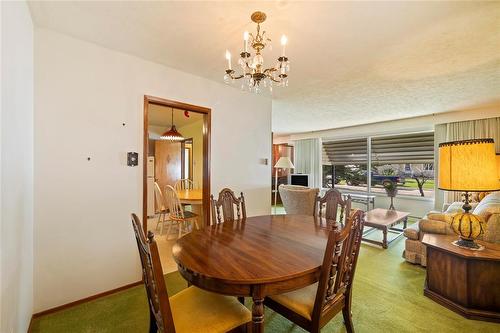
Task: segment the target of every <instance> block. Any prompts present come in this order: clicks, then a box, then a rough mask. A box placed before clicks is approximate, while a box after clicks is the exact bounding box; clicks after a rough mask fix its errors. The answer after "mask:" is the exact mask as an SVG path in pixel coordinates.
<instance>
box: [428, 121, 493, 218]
mask: <svg viewBox="0 0 500 333" xmlns="http://www.w3.org/2000/svg"><path fill="white" fill-rule="evenodd" d="M434 133H435V135H434V140H435V147H436V155H435V156H436V159H435V162H434V165H435V170H436V172H437V170H439V165H438V159H439V156H438V154H439V150H438V145H439V144H440V143H441V142H448V141H457V140H470V139H486V138H492V139H493V140H495V150H496V152H497V154H499V153H500V117H495V118H487V119H476V120H468V121H458V122H453V123H447V124H439V125H436V126H435V130H434ZM436 176H437V175H436ZM436 179H437V178H436ZM437 185H438V182H436V209H441V207H442V203H443V200H442V199H441V200H438V191H437ZM439 192H441V194H440V195H439V197H441V198H443V197H444V201H446V202H454V201H461V200H462V198H461V193H459V192H451V191H450V192H445V194H444V195H443V191H439ZM438 205H440V206H438Z"/></svg>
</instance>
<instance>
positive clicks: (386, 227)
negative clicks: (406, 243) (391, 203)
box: [362, 208, 410, 249]
mask: <svg viewBox="0 0 500 333" xmlns="http://www.w3.org/2000/svg"><path fill="white" fill-rule="evenodd" d="M409 215H410V213H407V212H400V211H397V210H389V209H383V208H375V209H373V210H370V211H368V212H367V213H366V216H365V232H363V238H362V240H363V241H365V242H368V243H372V244H376V245H381V246H382V247H383V248H384V249H387V247H388V246H389V244H390V243H392V242H393V241H395V240H396V239H398V238H399V236H401V235H402V234H403V229H404V228H406V224H407V222H408V216H409ZM401 222H403V229H400V228H395V227H394V226H395V225H396V224H398V223H401ZM366 227H370V228H369V229H367V228H366ZM366 229H367V230H366ZM377 229H378V230H382V234H383V238H382V242H379V241H376V240H373V239H368V238H366V237H365V236H366V235H368V234H370V233H372V232H373V231H375V230H377ZM388 232H391V233H395V234H396V237H394V238H393V239H391V240H390V241H387V233H388Z"/></svg>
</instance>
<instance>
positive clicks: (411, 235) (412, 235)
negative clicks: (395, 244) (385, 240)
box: [403, 223, 420, 240]
mask: <svg viewBox="0 0 500 333" xmlns="http://www.w3.org/2000/svg"><path fill="white" fill-rule="evenodd" d="M403 235H405V237H406V238H408V239H412V240H419V236H420V232H419V230H418V224H417V223H415V224H413V225H411V226H409V227H407V228H405V230H403Z"/></svg>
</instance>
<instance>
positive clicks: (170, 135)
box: [160, 108, 184, 141]
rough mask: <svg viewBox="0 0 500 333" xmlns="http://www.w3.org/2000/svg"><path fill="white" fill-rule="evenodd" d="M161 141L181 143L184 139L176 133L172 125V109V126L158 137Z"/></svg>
mask: <svg viewBox="0 0 500 333" xmlns="http://www.w3.org/2000/svg"><path fill="white" fill-rule="evenodd" d="M160 139H162V140H168V141H183V140H184V137H183V136H182V134H181V133H179V132H178V131H177V129H176V128H175V125H174V108H172V126H171V127H170V129H169V130H168V131H166V132H165V133H163V134H162V135H161V137H160Z"/></svg>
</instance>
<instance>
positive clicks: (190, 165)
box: [181, 138, 194, 181]
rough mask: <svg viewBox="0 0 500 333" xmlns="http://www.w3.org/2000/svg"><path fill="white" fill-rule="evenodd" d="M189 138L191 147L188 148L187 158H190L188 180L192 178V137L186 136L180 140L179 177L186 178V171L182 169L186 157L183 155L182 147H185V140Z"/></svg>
mask: <svg viewBox="0 0 500 333" xmlns="http://www.w3.org/2000/svg"><path fill="white" fill-rule="evenodd" d="M189 140H191V148H188V149H189V158H190V159H191V160H190V162H191V163H189V177H188V178H189V180H191V181H192V180H193V151H194V143H193V142H194V140H193V138H187V139H185V140H183V141H181V178H182V179H184V178H186V172H185V171H184V164H185V163H186V157H185V156H184V149H186V141H189Z"/></svg>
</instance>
